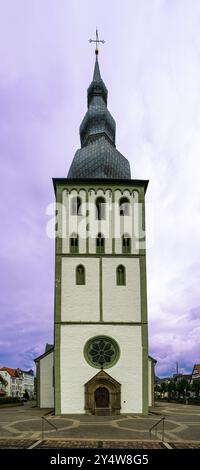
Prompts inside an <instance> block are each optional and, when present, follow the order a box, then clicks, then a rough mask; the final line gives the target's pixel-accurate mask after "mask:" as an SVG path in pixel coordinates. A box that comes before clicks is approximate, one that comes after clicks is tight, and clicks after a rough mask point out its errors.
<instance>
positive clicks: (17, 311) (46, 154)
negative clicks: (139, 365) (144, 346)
mask: <svg viewBox="0 0 200 470" xmlns="http://www.w3.org/2000/svg"><path fill="white" fill-rule="evenodd" d="M199 24H200V2H199V0H192V2H190V1H188V0H123V1H122V0H120V1H119V0H118V1H116V0H109V1H106V0H101V1H99V0H98V1H96V0H84V1H80V0H79V1H77V0H59V1H58V0H34V1H33V0H18V1H16V0H6V2H5V1H4V0H0V173H1V190H0V191H1V198H0V217H1V229H0V230H1V234H0V236H1V239H0V242H1V250H0V257H1V270H0V276H1V278H0V286H1V287H0V291H1V292H0V315H1V328H0V366H1V365H5V366H10V367H21V368H30V367H33V358H34V357H36V356H37V355H39V354H40V353H42V352H43V351H44V347H45V343H46V342H50V343H51V342H52V341H53V288H54V241H53V240H49V239H48V238H47V236H46V223H47V221H48V218H49V217H48V216H47V215H46V207H47V205H48V204H49V203H51V202H53V201H54V192H53V186H52V181H51V178H52V177H65V176H67V172H68V169H69V166H70V163H71V160H72V158H73V156H74V153H75V151H76V150H77V148H79V147H80V142H79V125H80V122H81V120H82V118H83V116H84V114H85V111H86V90H87V87H88V85H89V83H90V81H91V79H92V74H93V68H94V47H93V46H92V45H90V44H89V42H88V39H89V38H90V37H94V35H95V28H96V26H98V29H99V35H100V36H101V37H102V38H103V39H105V41H106V43H105V44H104V45H103V46H102V47H101V50H100V56H99V61H100V68H101V74H102V77H103V79H104V82H105V84H106V86H107V88H108V91H109V95H108V107H109V110H110V112H111V113H112V115H113V117H114V119H115V120H116V124H117V148H118V150H119V151H120V152H121V153H122V154H123V155H124V156H125V157H126V158H128V159H129V161H130V164H131V172H132V178H141V179H149V180H150V183H149V187H148V191H147V196H146V203H147V233H148V237H149V240H150V239H151V243H150V244H149V245H150V246H149V249H148V252H147V267H148V312H149V345H150V354H151V355H152V356H153V357H155V358H156V359H157V361H158V364H157V375H160V376H165V375H167V374H172V373H174V372H175V368H176V362H177V361H178V363H179V366H180V370H181V371H182V372H185V371H187V372H191V370H192V366H193V364H194V363H195V362H200V345H199V342H200V341H199V338H200V321H199V318H200V294H199V291H200V249H199V240H200V221H199V211H200V184H199V179H200V174H199V168H200V164H199V159H200V28H199Z"/></svg>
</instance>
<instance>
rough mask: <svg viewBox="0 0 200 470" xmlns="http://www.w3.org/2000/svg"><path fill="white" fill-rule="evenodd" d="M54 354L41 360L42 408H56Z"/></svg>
mask: <svg viewBox="0 0 200 470" xmlns="http://www.w3.org/2000/svg"><path fill="white" fill-rule="evenodd" d="M53 354H54V353H53V351H52V352H51V353H49V354H47V355H46V356H44V357H43V358H42V359H40V408H53V407H54V387H53Z"/></svg>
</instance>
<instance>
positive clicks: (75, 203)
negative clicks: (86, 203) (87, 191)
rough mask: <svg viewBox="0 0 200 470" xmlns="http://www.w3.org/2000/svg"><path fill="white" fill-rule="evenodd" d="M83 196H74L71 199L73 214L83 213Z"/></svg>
mask: <svg viewBox="0 0 200 470" xmlns="http://www.w3.org/2000/svg"><path fill="white" fill-rule="evenodd" d="M81 202H82V201H81V198H80V197H79V196H74V197H73V198H72V199H71V215H81Z"/></svg>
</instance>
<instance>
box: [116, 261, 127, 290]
mask: <svg viewBox="0 0 200 470" xmlns="http://www.w3.org/2000/svg"><path fill="white" fill-rule="evenodd" d="M116 281H117V286H125V285H126V270H125V267H124V266H122V264H120V266H118V267H117V269H116Z"/></svg>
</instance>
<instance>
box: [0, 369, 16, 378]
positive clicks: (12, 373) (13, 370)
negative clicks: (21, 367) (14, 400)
mask: <svg viewBox="0 0 200 470" xmlns="http://www.w3.org/2000/svg"><path fill="white" fill-rule="evenodd" d="M1 370H5V371H6V372H8V374H10V375H11V377H17V376H18V372H17V369H11V367H1V369H0V371H1Z"/></svg>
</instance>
